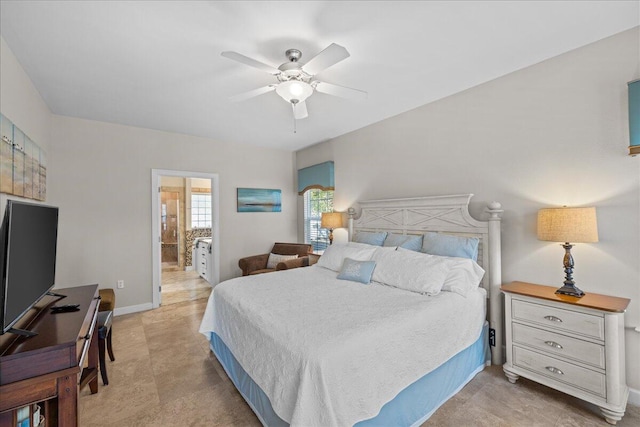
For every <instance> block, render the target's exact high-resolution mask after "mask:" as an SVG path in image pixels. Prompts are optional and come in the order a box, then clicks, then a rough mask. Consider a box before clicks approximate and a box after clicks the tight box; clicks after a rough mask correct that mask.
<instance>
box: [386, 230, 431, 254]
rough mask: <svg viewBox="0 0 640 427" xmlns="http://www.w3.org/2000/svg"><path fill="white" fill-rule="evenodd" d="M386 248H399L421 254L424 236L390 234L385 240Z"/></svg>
mask: <svg viewBox="0 0 640 427" xmlns="http://www.w3.org/2000/svg"><path fill="white" fill-rule="evenodd" d="M384 246H398V247H400V248H403V249H409V250H410V251H416V252H420V250H421V249H422V236H407V235H405V234H394V233H389V234H388V235H387V238H386V239H385V240H384Z"/></svg>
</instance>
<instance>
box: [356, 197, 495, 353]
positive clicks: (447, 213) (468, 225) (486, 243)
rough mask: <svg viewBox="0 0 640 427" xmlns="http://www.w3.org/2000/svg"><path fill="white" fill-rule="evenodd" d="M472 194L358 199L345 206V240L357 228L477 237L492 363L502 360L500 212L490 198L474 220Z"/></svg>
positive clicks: (359, 229) (399, 232)
mask: <svg viewBox="0 0 640 427" xmlns="http://www.w3.org/2000/svg"><path fill="white" fill-rule="evenodd" d="M472 196H473V194H459V195H450V196H431V197H416V198H410V199H384V200H368V201H362V202H358V207H359V209H360V215H359V216H358V218H357V219H356V218H355V217H356V214H357V209H355V208H349V211H348V213H349V240H350V241H351V240H352V239H353V236H354V233H355V232H358V231H386V232H389V233H397V234H422V233H424V232H426V231H435V232H440V233H446V234H453V235H458V236H466V237H477V238H479V239H480V242H479V245H478V264H480V265H481V266H482V268H484V270H485V276H484V278H483V279H482V287H483V288H484V289H486V291H487V295H488V299H489V310H488V314H489V323H490V326H491V329H493V331H494V333H495V346H493V347H491V360H492V363H493V364H500V365H501V364H502V363H503V359H502V357H503V356H502V342H503V339H502V337H503V328H502V324H503V319H502V297H501V292H500V286H501V284H502V273H501V271H502V267H501V249H500V215H501V214H502V212H503V211H502V209H501V205H500V203H498V202H491V203H489V205H488V206H487V209H486V212H488V214H489V217H488V220H487V221H478V220H476V219H474V218H473V217H472V216H471V215H470V214H469V200H471V197H472Z"/></svg>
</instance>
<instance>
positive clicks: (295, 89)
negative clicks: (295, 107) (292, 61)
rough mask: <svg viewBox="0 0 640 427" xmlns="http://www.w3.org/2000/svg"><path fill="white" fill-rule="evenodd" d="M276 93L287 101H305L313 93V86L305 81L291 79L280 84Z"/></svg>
mask: <svg viewBox="0 0 640 427" xmlns="http://www.w3.org/2000/svg"><path fill="white" fill-rule="evenodd" d="M276 93H277V94H278V95H280V97H281V98H282V99H284V100H285V101H287V102H292V101H296V103H298V102H303V101H304V100H306V99H307V98H308V97H309V96H311V94H312V93H313V87H312V86H311V85H310V84H309V83H307V82H303V81H299V80H289V81H286V82H282V83H280V84H278V86H277V87H276Z"/></svg>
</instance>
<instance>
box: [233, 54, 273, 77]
mask: <svg viewBox="0 0 640 427" xmlns="http://www.w3.org/2000/svg"><path fill="white" fill-rule="evenodd" d="M221 55H222V56H224V57H225V58H229V59H232V60H234V61H238V62H241V63H243V64H245V65H248V66H250V67H254V68H257V69H258V70H262V71H266V72H267V73H269V74H273V75H277V74H280V70H278V69H277V68H275V67H272V66H271V65H267V64H265V63H264V62H260V61H256V60H255V59H251V58H249V57H248V56H244V55H242V54H240V53H238V52H230V51H227V52H222V53H221Z"/></svg>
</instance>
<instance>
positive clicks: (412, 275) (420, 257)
mask: <svg viewBox="0 0 640 427" xmlns="http://www.w3.org/2000/svg"><path fill="white" fill-rule="evenodd" d="M371 259H372V260H373V261H375V262H376V268H375V270H373V277H372V278H371V280H373V281H376V282H380V283H384V284H385V285H389V286H393V287H396V288H400V289H405V290H407V291H412V292H418V293H420V294H425V295H437V294H438V293H440V290H441V289H442V285H443V284H444V281H445V279H446V278H447V275H448V274H449V270H450V268H451V267H450V266H451V264H452V262H451V261H449V260H447V259H445V258H444V257H438V256H434V255H429V254H423V253H420V252H414V251H411V250H408V249H402V248H398V250H397V251H390V250H388V249H387V250H385V249H384V248H380V249H378V250H376V251H375V253H374V254H373V257H372V258H371Z"/></svg>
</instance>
